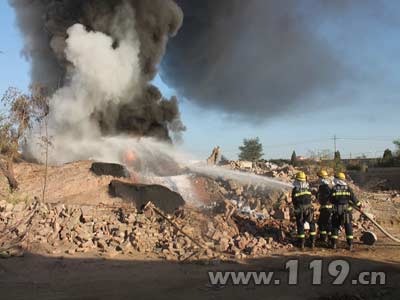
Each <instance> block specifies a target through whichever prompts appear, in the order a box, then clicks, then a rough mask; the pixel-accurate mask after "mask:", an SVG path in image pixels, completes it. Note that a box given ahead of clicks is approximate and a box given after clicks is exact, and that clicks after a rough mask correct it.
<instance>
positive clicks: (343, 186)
mask: <svg viewBox="0 0 400 300" xmlns="http://www.w3.org/2000/svg"><path fill="white" fill-rule="evenodd" d="M333 184H334V186H333V188H332V193H331V202H332V204H333V215H332V236H331V243H332V248H333V249H336V248H337V240H338V237H339V230H340V227H341V226H344V229H345V232H346V240H347V245H348V249H349V250H352V249H353V224H352V218H353V215H352V209H353V208H352V207H353V206H354V205H355V206H357V207H359V208H360V207H361V202H360V201H358V200H357V199H356V197H355V195H354V193H353V191H352V190H351V188H350V187H349V186H348V184H347V182H346V175H345V174H344V173H342V172H339V173H337V174H336V175H335V178H334V180H333Z"/></svg>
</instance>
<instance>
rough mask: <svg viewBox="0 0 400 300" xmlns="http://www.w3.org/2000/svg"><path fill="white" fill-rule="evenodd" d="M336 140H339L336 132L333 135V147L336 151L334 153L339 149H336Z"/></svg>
mask: <svg viewBox="0 0 400 300" xmlns="http://www.w3.org/2000/svg"><path fill="white" fill-rule="evenodd" d="M336 140H337V137H336V134H335V135H334V136H333V149H334V152H333V153H336V151H337V149H336Z"/></svg>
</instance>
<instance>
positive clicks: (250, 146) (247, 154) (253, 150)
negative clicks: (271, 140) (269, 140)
mask: <svg viewBox="0 0 400 300" xmlns="http://www.w3.org/2000/svg"><path fill="white" fill-rule="evenodd" d="M239 150H240V153H239V159H240V160H248V161H258V160H260V159H261V157H262V156H263V155H264V153H263V146H262V144H261V143H260V139H259V138H258V137H256V138H252V139H244V140H243V146H240V147H239Z"/></svg>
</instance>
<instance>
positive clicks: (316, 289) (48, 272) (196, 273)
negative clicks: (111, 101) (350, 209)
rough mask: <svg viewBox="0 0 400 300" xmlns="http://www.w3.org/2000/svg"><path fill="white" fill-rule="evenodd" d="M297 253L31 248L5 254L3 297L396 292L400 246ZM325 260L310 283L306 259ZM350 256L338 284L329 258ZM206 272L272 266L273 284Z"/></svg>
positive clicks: (373, 295) (380, 295) (385, 295)
mask: <svg viewBox="0 0 400 300" xmlns="http://www.w3.org/2000/svg"><path fill="white" fill-rule="evenodd" d="M357 248H358V249H357V250H356V251H355V252H353V253H352V254H351V255H349V254H348V252H345V251H344V250H338V251H335V252H333V251H331V250H328V251H315V252H308V251H307V252H305V253H299V252H292V253H286V254H285V255H279V256H273V257H267V258H262V259H257V260H250V261H245V262H240V263H228V262H225V263H217V262H214V263H213V262H198V263H187V264H182V263H173V262H166V261H160V260H148V259H142V260H140V259H135V260H122V259H119V260H104V259H94V258H79V259H77V258H74V259H72V258H50V257H43V256H37V255H32V254H31V255H27V256H25V257H24V258H13V259H8V260H1V261H0V295H1V299H41V300H46V299H108V300H109V299H244V298H253V299H271V298H275V299H294V298H296V299H399V296H400V289H399V280H400V265H399V262H400V260H399V259H400V255H399V254H400V251H399V247H398V246H384V245H377V246H375V247H374V248H370V249H366V248H365V249H364V248H363V247H361V249H359V248H360V247H357ZM289 259H299V279H298V282H299V283H298V285H297V286H288V285H287V284H286V283H285V282H287V277H288V272H287V271H286V269H285V263H286V262H287V261H288V260H289ZM313 259H322V260H323V263H324V270H323V275H322V276H323V277H322V278H323V284H322V285H315V286H313V285H312V284H311V278H312V273H311V271H310V270H309V268H308V267H309V263H310V261H311V260H313ZM333 259H345V260H347V261H348V262H349V263H350V266H351V271H350V275H349V277H348V278H349V279H348V280H346V281H345V285H343V286H342V285H341V286H335V285H333V284H332V280H333V278H332V277H330V276H329V275H328V274H327V270H326V265H327V264H328V263H329V262H330V261H331V260H333ZM208 271H268V272H269V271H273V272H274V279H280V280H281V282H282V283H281V285H279V286H275V285H270V286H255V285H253V284H250V285H247V286H233V285H231V284H228V285H227V286H218V287H214V286H211V285H210V283H209V279H208V275H207V274H208ZM362 271H375V272H385V273H386V284H385V285H383V286H362V285H352V284H351V280H350V278H357V276H358V273H359V272H362Z"/></svg>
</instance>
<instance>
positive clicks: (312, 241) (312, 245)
mask: <svg viewBox="0 0 400 300" xmlns="http://www.w3.org/2000/svg"><path fill="white" fill-rule="evenodd" d="M310 242H311V244H310V247H311V249H314V248H315V236H312V237H310Z"/></svg>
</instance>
